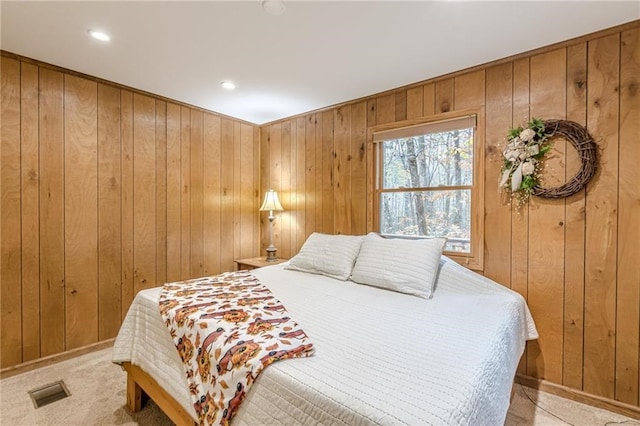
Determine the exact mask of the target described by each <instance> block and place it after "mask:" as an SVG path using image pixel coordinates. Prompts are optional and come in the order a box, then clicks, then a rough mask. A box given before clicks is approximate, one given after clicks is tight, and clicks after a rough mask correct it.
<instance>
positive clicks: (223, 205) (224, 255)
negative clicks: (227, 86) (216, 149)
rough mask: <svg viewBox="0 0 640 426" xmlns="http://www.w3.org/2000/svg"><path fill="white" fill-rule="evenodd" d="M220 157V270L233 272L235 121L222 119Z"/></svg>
mask: <svg viewBox="0 0 640 426" xmlns="http://www.w3.org/2000/svg"><path fill="white" fill-rule="evenodd" d="M221 138H222V139H221V144H222V149H221V157H220V164H221V167H220V171H221V176H220V186H221V190H222V194H221V198H220V214H221V216H220V242H221V244H220V269H221V271H223V272H224V271H233V270H234V267H235V266H234V263H233V150H234V146H233V121H231V120H230V119H227V118H222V122H221Z"/></svg>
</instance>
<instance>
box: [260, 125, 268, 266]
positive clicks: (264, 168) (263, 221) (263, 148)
mask: <svg viewBox="0 0 640 426" xmlns="http://www.w3.org/2000/svg"><path fill="white" fill-rule="evenodd" d="M270 167H271V126H266V127H262V128H261V129H260V194H259V195H260V205H262V201H263V200H264V196H265V193H266V192H267V191H268V190H269V189H270V188H271V172H270ZM267 214H268V213H267ZM258 217H259V218H260V253H259V254H260V255H262V254H264V255H266V251H265V249H266V248H267V246H268V245H269V221H268V220H267V216H265V213H263V212H259V213H258Z"/></svg>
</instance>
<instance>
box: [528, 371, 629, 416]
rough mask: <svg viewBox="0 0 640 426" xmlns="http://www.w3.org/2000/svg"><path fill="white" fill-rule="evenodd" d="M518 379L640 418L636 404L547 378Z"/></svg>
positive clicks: (597, 406)
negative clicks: (552, 381) (580, 389)
mask: <svg viewBox="0 0 640 426" xmlns="http://www.w3.org/2000/svg"><path fill="white" fill-rule="evenodd" d="M516 381H517V382H518V383H521V384H523V385H525V386H528V387H530V388H534V389H539V390H541V391H544V392H548V393H552V394H554V395H558V396H561V397H563V398H567V399H570V400H572V401H577V402H581V403H583V404H587V405H591V406H592V407H596V408H602V409H604V410H608V411H613V412H614V413H618V414H622V415H624V416H627V417H631V418H633V419H636V420H640V407H636V406H634V405H630V404H625V403H624V402H620V401H615V400H613V399H607V398H603V397H601V396H596V395H591V394H589V393H586V392H583V391H579V390H576V389H572V388H569V387H567V386H563V385H558V384H555V383H551V382H549V381H547V380H540V379H535V378H533V377H529V376H524V375H522V374H516Z"/></svg>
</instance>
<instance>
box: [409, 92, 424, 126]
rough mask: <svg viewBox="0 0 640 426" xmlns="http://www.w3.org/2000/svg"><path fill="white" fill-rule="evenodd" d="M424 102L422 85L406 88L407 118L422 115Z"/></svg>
mask: <svg viewBox="0 0 640 426" xmlns="http://www.w3.org/2000/svg"><path fill="white" fill-rule="evenodd" d="M423 104H424V87H423V86H418V87H412V88H411V89H407V118H408V119H411V118H418V117H422V116H423V115H424V114H423V111H424V109H423Z"/></svg>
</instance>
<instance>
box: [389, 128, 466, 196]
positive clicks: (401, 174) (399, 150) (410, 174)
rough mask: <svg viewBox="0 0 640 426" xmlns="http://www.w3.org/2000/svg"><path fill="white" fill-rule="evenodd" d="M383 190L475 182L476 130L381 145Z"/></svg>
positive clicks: (445, 133) (433, 135)
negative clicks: (474, 135)
mask: <svg viewBox="0 0 640 426" xmlns="http://www.w3.org/2000/svg"><path fill="white" fill-rule="evenodd" d="M382 170H383V179H382V180H383V183H382V187H383V188H385V189H388V188H418V187H435V186H465V185H472V183H473V129H472V128H469V129H462V130H454V131H450V132H442V133H431V134H428V135H423V136H415V137H411V138H406V139H395V140H389V141H384V142H382Z"/></svg>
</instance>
